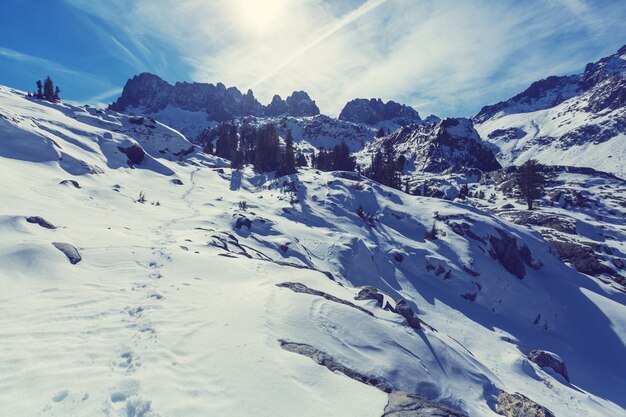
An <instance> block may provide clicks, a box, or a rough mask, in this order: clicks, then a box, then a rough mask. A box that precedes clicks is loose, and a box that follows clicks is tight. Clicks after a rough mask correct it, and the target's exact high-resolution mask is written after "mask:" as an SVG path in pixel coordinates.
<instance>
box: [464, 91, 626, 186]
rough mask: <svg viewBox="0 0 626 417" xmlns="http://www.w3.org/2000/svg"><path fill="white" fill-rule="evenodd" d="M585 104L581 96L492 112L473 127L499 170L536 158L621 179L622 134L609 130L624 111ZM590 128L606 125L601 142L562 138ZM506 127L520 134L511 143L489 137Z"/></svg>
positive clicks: (625, 139)
mask: <svg viewBox="0 0 626 417" xmlns="http://www.w3.org/2000/svg"><path fill="white" fill-rule="evenodd" d="M586 105H587V102H586V97H585V95H582V96H576V97H574V98H571V99H569V100H566V101H564V102H563V103H561V104H559V105H557V106H555V107H552V108H548V109H545V110H537V111H529V112H523V111H521V112H519V113H513V114H498V115H496V116H494V117H493V118H491V119H489V120H487V121H485V122H483V123H480V124H476V125H475V128H476V130H477V131H478V133H479V134H480V136H481V137H482V139H483V140H485V141H487V142H490V143H493V144H494V145H496V146H497V147H498V148H499V150H500V151H499V153H498V160H499V161H500V163H502V165H505V166H508V165H520V164H523V163H524V162H526V161H527V160H528V159H536V160H538V161H539V162H541V163H544V164H548V165H567V166H578V167H590V168H594V169H597V170H600V171H605V172H610V173H613V174H615V175H617V176H619V177H621V178H626V135H624V133H620V131H619V128H618V129H615V130H614V131H613V132H612V131H611V130H612V128H611V127H610V126H611V125H612V124H613V123H620V121H623V120H625V118H626V110H625V109H624V108H623V107H621V108H617V109H615V110H611V109H606V110H603V111H601V112H599V113H593V112H589V111H588V110H587V109H586ZM622 123H623V122H622ZM596 126H606V133H605V135H606V136H607V138H606V140H604V141H594V140H590V139H587V140H585V139H584V138H585V135H584V134H583V135H582V137H583V140H572V139H568V138H567V136H568V135H571V134H572V133H573V132H574V131H576V130H581V129H584V128H595V127H596ZM507 129H515V130H517V131H518V132H524V135H523V137H521V138H517V139H514V138H509V137H506V136H505V135H496V134H494V132H496V131H498V130H501V131H504V130H507ZM496 133H497V132H496Z"/></svg>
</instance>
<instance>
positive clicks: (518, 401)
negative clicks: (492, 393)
mask: <svg viewBox="0 0 626 417" xmlns="http://www.w3.org/2000/svg"><path fill="white" fill-rule="evenodd" d="M496 412H497V413H498V414H500V415H501V416H506V417H554V414H552V412H551V411H550V410H548V409H547V408H545V407H544V406H542V405H539V404H537V403H536V402H534V401H533V400H531V399H530V398H528V397H525V396H523V395H522V394H519V393H515V394H509V393H508V392H506V391H500V394H499V395H498V398H497V400H496Z"/></svg>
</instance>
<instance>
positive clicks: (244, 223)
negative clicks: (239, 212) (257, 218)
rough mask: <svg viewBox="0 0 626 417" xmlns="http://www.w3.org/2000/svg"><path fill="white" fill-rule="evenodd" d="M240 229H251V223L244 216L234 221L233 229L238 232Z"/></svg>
mask: <svg viewBox="0 0 626 417" xmlns="http://www.w3.org/2000/svg"><path fill="white" fill-rule="evenodd" d="M242 227H247V228H248V230H250V229H252V221H251V220H250V219H249V218H247V217H245V216H239V217H237V220H235V229H237V230H240V229H241V228H242Z"/></svg>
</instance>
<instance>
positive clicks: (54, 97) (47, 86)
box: [28, 76, 61, 102]
mask: <svg viewBox="0 0 626 417" xmlns="http://www.w3.org/2000/svg"><path fill="white" fill-rule="evenodd" d="M36 84H37V91H34V92H33V94H30V93H28V95H29V97H35V98H38V99H40V100H48V101H52V102H55V101H59V100H60V99H61V97H60V94H61V90H60V89H59V86H58V85H57V86H56V87H55V86H54V83H53V82H52V79H51V78H50V76H47V77H46V79H45V80H44V82H43V83H42V82H41V80H37V83H36Z"/></svg>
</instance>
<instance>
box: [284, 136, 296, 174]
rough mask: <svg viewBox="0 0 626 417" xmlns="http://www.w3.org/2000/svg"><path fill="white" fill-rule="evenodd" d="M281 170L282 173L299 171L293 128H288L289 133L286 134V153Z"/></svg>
mask: <svg viewBox="0 0 626 417" xmlns="http://www.w3.org/2000/svg"><path fill="white" fill-rule="evenodd" d="M280 171H281V174H282V175H291V174H295V173H296V172H297V171H296V154H295V151H294V149H293V136H292V135H291V130H287V135H286V136H285V155H284V157H283V165H282V168H281V170H280Z"/></svg>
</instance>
